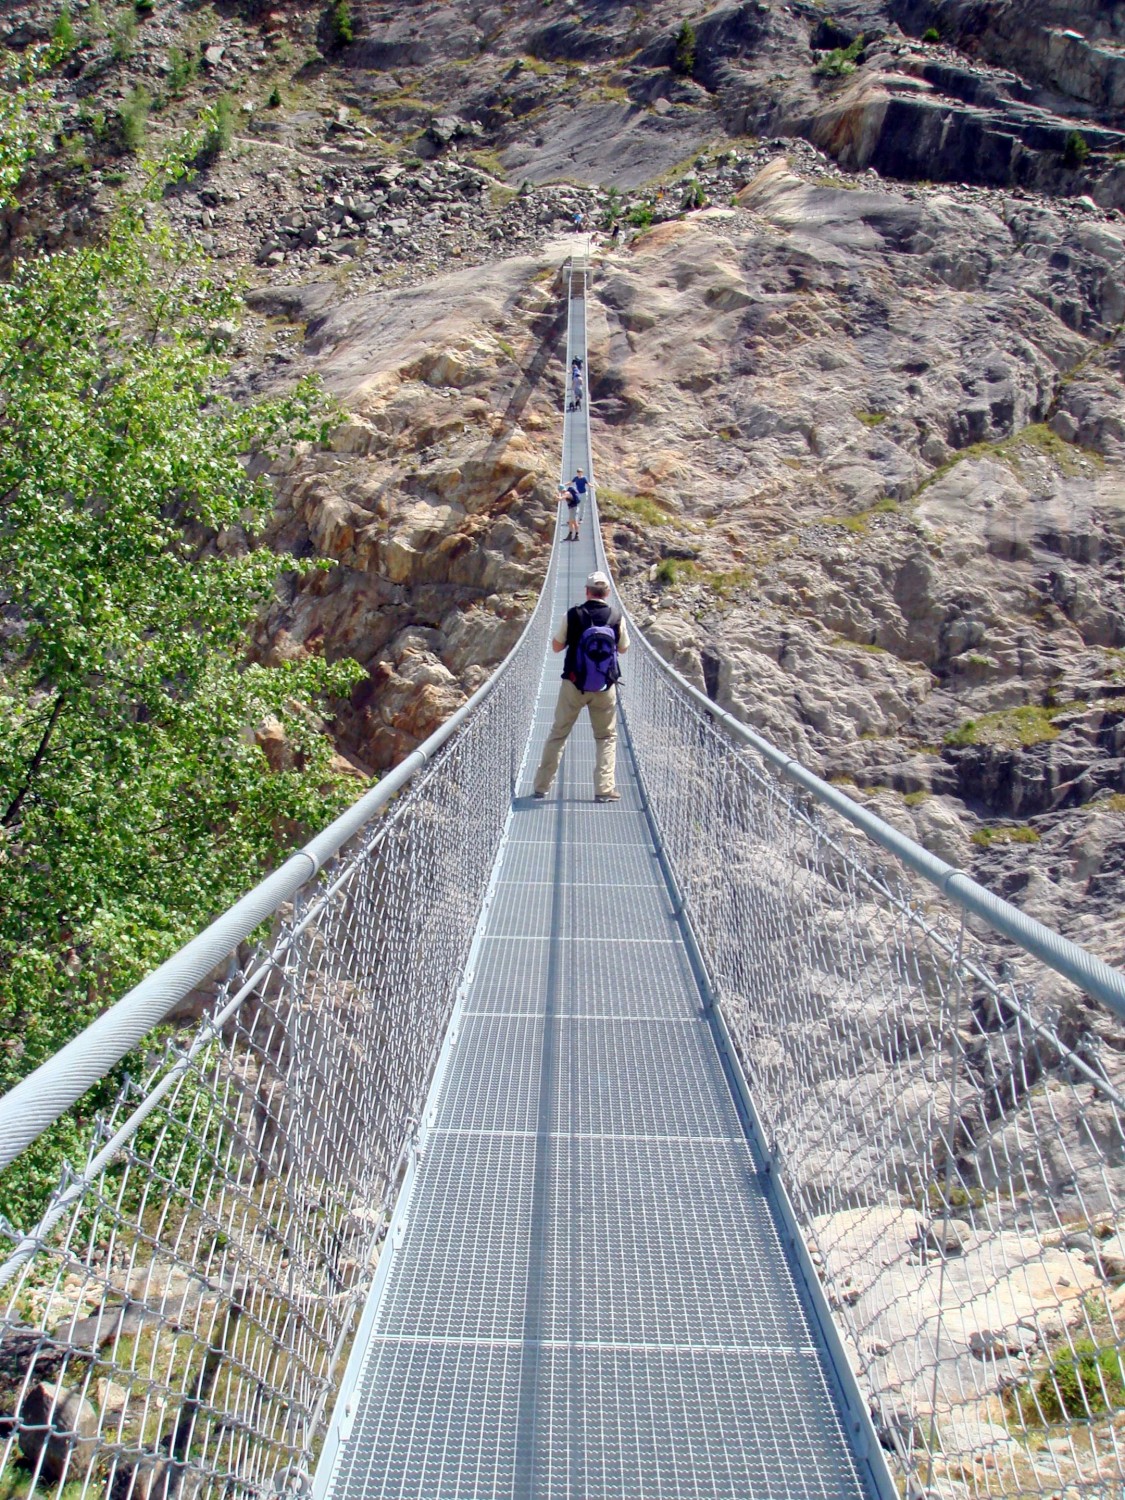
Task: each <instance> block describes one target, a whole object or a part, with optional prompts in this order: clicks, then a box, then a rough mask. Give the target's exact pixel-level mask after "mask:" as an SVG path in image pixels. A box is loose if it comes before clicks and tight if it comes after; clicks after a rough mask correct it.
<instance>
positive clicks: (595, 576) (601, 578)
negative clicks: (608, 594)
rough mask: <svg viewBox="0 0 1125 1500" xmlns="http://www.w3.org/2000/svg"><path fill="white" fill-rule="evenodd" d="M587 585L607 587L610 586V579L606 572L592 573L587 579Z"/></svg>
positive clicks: (592, 587)
mask: <svg viewBox="0 0 1125 1500" xmlns="http://www.w3.org/2000/svg"><path fill="white" fill-rule="evenodd" d="M586 587H587V588H588V589H607V588H609V579H608V578H607V577H606V576H605V574H604V573H591V574H590V575H589V577H588V578H587V579H586Z"/></svg>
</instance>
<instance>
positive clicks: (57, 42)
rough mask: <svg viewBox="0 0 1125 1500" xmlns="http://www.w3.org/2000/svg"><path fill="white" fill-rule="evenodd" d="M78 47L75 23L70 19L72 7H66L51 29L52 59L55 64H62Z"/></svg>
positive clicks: (60, 12)
mask: <svg viewBox="0 0 1125 1500" xmlns="http://www.w3.org/2000/svg"><path fill="white" fill-rule="evenodd" d="M77 46H78V33H77V32H76V31H75V29H74V22H73V21H72V20H71V19H70V6H69V5H64V6H63V7H62V9H61V10H60V11H59V18H58V20H57V21H56V22H55V24H54V26H53V28H52V29H51V59H52V61H53V62H62V60H63V58H64V57H69V56H70V54H71V53H72V52H73V51H74V49H75V48H76V47H77Z"/></svg>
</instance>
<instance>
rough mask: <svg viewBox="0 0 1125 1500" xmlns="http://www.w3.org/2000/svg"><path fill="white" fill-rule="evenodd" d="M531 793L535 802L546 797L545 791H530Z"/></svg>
mask: <svg viewBox="0 0 1125 1500" xmlns="http://www.w3.org/2000/svg"><path fill="white" fill-rule="evenodd" d="M531 795H532V796H533V797H534V798H535V800H536V802H542V801H543V800H544V798H545V797H546V795H547V793H546V792H532V794H531Z"/></svg>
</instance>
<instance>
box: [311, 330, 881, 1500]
mask: <svg viewBox="0 0 1125 1500" xmlns="http://www.w3.org/2000/svg"><path fill="white" fill-rule="evenodd" d="M572 311H573V309H572ZM571 322H572V326H576V327H577V330H578V332H577V333H576V335H575V337H576V339H577V337H578V336H579V335H580V333H581V330H582V328H583V326H584V320H583V319H582V318H581V317H577V318H575V317H572V319H571ZM579 352H584V350H580V351H579ZM586 443H587V438H586V429H585V413H581V414H580V415H579V416H577V417H574V418H571V417H569V416H568V418H567V423H566V439H565V446H564V468H565V469H566V470H567V471H568V472H569V473H573V468H574V465H575V464H577V463H584V458H585V454H586V451H587V450H586ZM584 466H585V464H584ZM591 530H592V528H591V526H590V525H589V523H587V524H586V525H585V526H584V527H583V531H584V535H583V537H582V539H581V541H580V542H579V543H577V544H569V543H567V544H563V543H561V541H560V542H557V543H556V550H557V552H558V554H559V556H558V559H557V566H556V570H555V578H554V590H555V600H554V613H555V616H556V617H561V615H562V613H563V612H564V610H565V608H566V607H567V606H568V605H570V604H572V603H576V602H578V601H579V600H580V599H581V598H582V597H583V591H584V579H585V576H586V574H587V573H588V572H589V571H590V570H591V569H592V568H593V567H595V566H596V560H595V552H594V542H593V537H592V535H591V534H590V533H591ZM560 535H561V533H560ZM560 667H561V658H560V657H556V656H551V657H549V659H548V660H547V662H546V663H545V664H544V668H543V676H542V681H541V685H540V696H539V705H538V712H537V718H536V722H535V726H534V730H533V733H532V740H531V744H530V745H529V747H528V751H527V757H526V760H525V763H524V766H523V770H522V772H521V777H520V784H519V788H518V791H519V795H518V796H517V798H516V800H515V802H514V804H513V810H512V814H511V818H510V823H509V828H508V833H507V836H506V840H505V844H504V847H503V848H502V850H501V854H500V858H499V863H498V867H497V870H496V875H495V882H494V886H493V891H492V897H491V901H490V904H489V906H488V909H487V912H486V915H485V917H484V920H483V925H482V928H481V931H480V933H479V936H478V943H477V948H476V955H475V959H474V973H473V976H472V980H471V984H470V985H469V986H468V989H467V993H466V995H465V998H464V1000H463V1003H462V1005H461V1007H460V1010H459V1013H458V1015H457V1016H455V1018H454V1028H455V1035H456V1040H455V1042H454V1043H453V1044H452V1045H451V1046H448V1047H447V1053H446V1058H445V1061H444V1064H443V1066H442V1068H441V1069H440V1072H439V1077H438V1080H437V1083H436V1085H435V1089H434V1094H433V1096H432V1097H431V1100H430V1102H429V1106H428V1111H429V1113H428V1114H427V1119H426V1128H425V1135H424V1151H423V1155H422V1160H421V1162H420V1165H419V1167H418V1170H417V1175H416V1178H415V1181H414V1183H413V1186H412V1188H411V1190H410V1194H409V1199H408V1201H406V1202H404V1204H403V1205H402V1206H401V1208H400V1210H399V1214H398V1218H397V1220H396V1227H395V1230H394V1231H393V1232H392V1244H393V1246H394V1248H393V1253H392V1256H391V1260H390V1266H389V1271H388V1273H387V1274H386V1275H385V1277H384V1278H382V1284H381V1285H380V1287H379V1288H378V1289H377V1300H376V1302H375V1303H374V1304H373V1305H372V1307H371V1309H369V1313H368V1316H367V1318H366V1319H365V1323H366V1325H367V1326H366V1328H365V1330H364V1336H363V1341H362V1344H361V1346H360V1347H359V1348H358V1349H357V1352H356V1354H355V1355H354V1356H353V1361H352V1366H351V1367H350V1368H351V1375H352V1379H353V1380H354V1384H355V1390H354V1395H353V1396H352V1397H351V1399H350V1408H349V1407H345V1406H342V1407H341V1408H339V1409H338V1410H337V1413H336V1416H335V1417H334V1419H333V1429H332V1434H331V1436H330V1440H329V1446H328V1451H327V1452H326V1455H325V1461H324V1462H322V1465H321V1469H320V1471H319V1472H318V1476H317V1490H318V1492H319V1493H322V1494H329V1495H331V1496H332V1497H333V1500H360V1497H363V1500H372V1497H375V1496H394V1497H401V1500H406V1497H410V1500H420V1497H434V1500H465V1497H470V1496H472V1497H485V1496H487V1497H498V1496H511V1497H513V1500H517V1497H518V1500H530V1497H540V1496H543V1497H552V1500H555V1497H558V1500H561V1497H567V1500H595V1497H606V1500H609V1497H614V1500H620V1497H636V1500H657V1497H668V1500H688V1497H697V1496H698V1497H708V1500H714V1497H719V1496H722V1497H735V1496H738V1497H743V1500H745V1497H747V1496H753V1497H755V1500H762V1497H777V1500H782V1497H786V1500H788V1497H793V1496H807V1497H822V1496H823V1497H827V1496H832V1497H845V1496H847V1497H851V1496H859V1495H862V1494H863V1493H864V1484H863V1481H862V1479H861V1477H860V1473H859V1470H858V1469H857V1466H856V1463H855V1461H854V1460H853V1457H852V1454H851V1451H850V1449H849V1445H848V1442H847V1439H846V1437H845V1433H844V1429H843V1425H842V1423H841V1420H840V1417H839V1415H838V1408H837V1404H836V1401H835V1398H834V1394H833V1390H834V1387H833V1384H832V1380H831V1377H830V1373H829V1367H828V1364H827V1361H826V1358H825V1356H824V1354H823V1352H822V1350H821V1348H820V1347H819V1345H818V1343H817V1340H816V1338H815V1336H814V1333H813V1324H812V1322H811V1320H810V1318H809V1316H808V1315H807V1312H806V1308H805V1306H804V1304H803V1302H802V1298H801V1295H800V1294H799V1291H798V1285H797V1282H796V1281H795V1279H794V1275H793V1273H792V1271H791V1269H790V1265H789V1262H788V1260H787V1258H786V1254H785V1252H784V1249H783V1245H782V1240H781V1237H780V1234H779V1228H778V1222H777V1219H776V1216H775V1212H774V1208H773V1205H772V1201H771V1198H770V1196H769V1193H768V1191H767V1186H766V1178H765V1176H764V1174H763V1173H762V1171H761V1163H760V1162H759V1161H758V1159H757V1158H756V1155H755V1152H754V1149H753V1147H752V1145H751V1142H750V1140H749V1138H748V1135H747V1132H746V1130H745V1128H744V1121H743V1119H742V1117H741V1114H740V1110H739V1107H738V1104H737V1101H736V1096H735V1094H734V1092H733V1091H732V1088H731V1085H730V1083H729V1081H728V1077H727V1075H726V1073H725V1071H724V1067H723V1063H722V1059H721V1056H720V1051H719V1046H718V1039H717V1035H716V1031H715V1029H714V1027H713V1025H712V1023H711V1021H710V1019H709V1016H708V1013H707V1010H706V1006H705V1003H704V999H703V997H702V995H701V991H700V987H699V985H698V984H697V981H696V976H695V974H694V972H693V968H692V964H691V961H690V958H689V952H688V949H687V947H686V946H685V943H684V939H683V935H682V933H681V930H680V927H679V925H678V923H677V919H676V916H675V914H674V910H673V906H672V901H671V898H670V893H669V889H668V886H667V885H666V883H665V880H664V878H663V875H662V870H661V864H660V860H659V857H658V853H657V850H656V848H655V846H654V843H653V838H652V833H651V830H650V827H649V823H648V820H647V817H646V814H645V811H644V809H643V806H642V800H641V796H640V792H639V788H638V784H637V778H636V773H635V769H634V766H633V764H632V761H631V757H630V755H629V752H628V749H627V747H626V746H625V744H624V743H622V742H619V756H618V785H619V788H620V790H621V792H622V801H621V802H620V803H618V804H614V805H608V806H607V805H598V804H595V802H594V801H593V781H592V772H593V740H592V737H591V734H590V730H589V726H588V721H587V720H586V718H585V716H583V718H582V720H581V721H580V723H579V725H578V727H577V728H576V730H575V732H574V734H573V735H572V736H571V740H570V743H569V745H568V747H567V750H566V753H565V756H564V759H563V763H562V767H561V769H560V775H559V780H558V782H557V783H556V786H555V789H554V791H553V792H552V794H551V797H550V799H549V800H548V801H546V802H535V801H533V800H532V799H531V798H530V796H529V793H530V790H531V777H532V774H533V773H534V769H535V765H536V762H537V759H538V755H539V750H540V748H541V745H542V742H543V739H544V737H545V736H546V733H547V731H548V728H549V726H550V723H551V718H552V712H553V708H554V702H555V697H556V693H557V688H558V681H559V670H560ZM623 668H624V671H625V678H626V681H625V686H624V691H625V692H626V693H627V692H628V658H627V657H626V658H625V660H624V662H623ZM353 1413H354V1414H353ZM341 1422H342V1423H343V1427H342V1428H341V1427H340V1423H341ZM345 1435H346V1436H345Z"/></svg>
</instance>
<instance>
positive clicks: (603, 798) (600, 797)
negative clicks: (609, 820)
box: [594, 792, 621, 802]
mask: <svg viewBox="0 0 1125 1500" xmlns="http://www.w3.org/2000/svg"><path fill="white" fill-rule="evenodd" d="M594 801H595V802H620V801H621V793H620V792H599V793H598V794H597V796H596V797H595V798H594Z"/></svg>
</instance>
